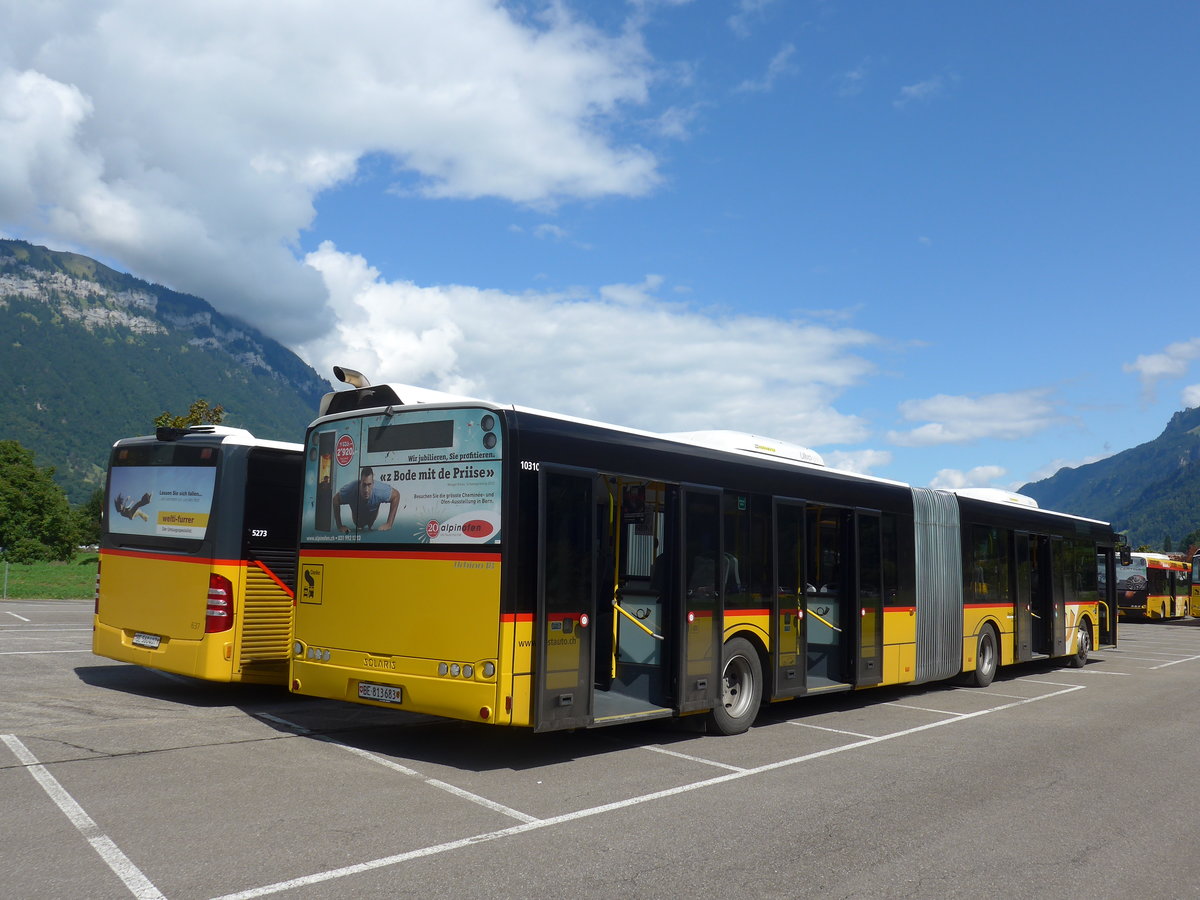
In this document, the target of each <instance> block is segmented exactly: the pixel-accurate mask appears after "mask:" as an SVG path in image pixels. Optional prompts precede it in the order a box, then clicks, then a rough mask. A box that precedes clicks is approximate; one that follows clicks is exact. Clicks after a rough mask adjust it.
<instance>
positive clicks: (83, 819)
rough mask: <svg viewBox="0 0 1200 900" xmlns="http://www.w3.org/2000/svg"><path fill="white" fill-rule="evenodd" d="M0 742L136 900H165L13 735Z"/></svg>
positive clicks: (2, 735)
mask: <svg viewBox="0 0 1200 900" xmlns="http://www.w3.org/2000/svg"><path fill="white" fill-rule="evenodd" d="M0 740H3V741H4V743H5V744H7V745H8V749H9V750H11V751H12V752H13V755H14V756H15V757H16V758H17V759H18V760H19V761H20V762H21V764H22V765H24V766H25V771H27V772H28V773H29V774H30V775H32V776H33V777H34V779H35V780H36V781H37V783H38V784H40V785H41V786H42V790H44V791H45V792H46V794H47V796H49V797H50V799H51V800H53V801H54V803H55V805H56V806H57V807H58V808H59V809H60V810H62V811H63V814H64V815H66V817H67V818H68V819H70V821H71V824H72V825H74V826H75V828H76V829H77V830H78V831H79V833H80V834H81V835H83V837H84V839H85V840H86V841H87V842H88V843H89V844H91V845H92V849H93V850H95V851H96V852H97V853H98V854H99V855H100V858H101V859H102V860H104V862H105V864H106V865H107V866H108V867H109V868H110V869H112V871H113V873H114V874H115V875H116V876H117V877H118V878H120V879H121V881H123V882H124V883H125V886H126V887H127V888H129V890H130V891H131V892H132V893H133V896H135V897H137V898H138V900H165V898H164V897H163V894H162V892H160V891H159V889H158V888H156V887H155V886H154V885H153V883H151V881H150V879H149V878H147V877H146V876H145V875H144V874H142V870H141V869H139V868H138V867H137V866H135V865H134V864H133V861H132V860H131V859H130V858H129V857H128V856H126V855H125V854H124V853H122V852H121V848H120V847H118V846H117V845H116V844H115V843H113V840H112V838H110V837H109V836H108V835H106V834H104V833H103V832H101V831H100V826H98V825H97V824H96V822H95V821H94V820H93V819H92V817H91V816H89V815H88V814H87V813H86V812H85V811H84V809H83V807H82V806H80V805H79V803H78V802H77V801H76V800H75V798H74V797H72V796H71V795H70V794H69V793H68V792H67V789H66V788H64V787H63V786H62V784H60V783H59V781H58V779H57V778H55V777H54V776H53V775H51V774H50V773H49V771H47V770H46V767H45V766H43V765H42V764H41V763H40V762H38V759H37V757H36V756H34V755H33V753H31V752H30V750H29V748H28V747H26V746H25V745H24V744H23V743H22V742H21V740H20V739H19V738H18V737H17V736H16V735H15V734H0Z"/></svg>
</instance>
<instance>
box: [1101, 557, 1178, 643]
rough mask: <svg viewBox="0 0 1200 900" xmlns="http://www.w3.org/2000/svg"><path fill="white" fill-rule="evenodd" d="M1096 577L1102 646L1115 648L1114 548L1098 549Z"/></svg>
mask: <svg viewBox="0 0 1200 900" xmlns="http://www.w3.org/2000/svg"><path fill="white" fill-rule="evenodd" d="M1096 576H1097V577H1096V580H1097V583H1098V586H1099V589H1100V644H1101V645H1102V646H1112V647H1115V646H1116V645H1117V560H1116V554H1115V553H1114V551H1113V548H1112V547H1097V548H1096ZM1193 615H1195V612H1193Z"/></svg>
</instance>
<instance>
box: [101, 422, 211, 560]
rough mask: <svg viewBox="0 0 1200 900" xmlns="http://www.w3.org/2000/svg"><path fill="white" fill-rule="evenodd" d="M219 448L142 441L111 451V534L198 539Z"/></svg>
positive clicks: (205, 524)
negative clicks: (141, 442)
mask: <svg viewBox="0 0 1200 900" xmlns="http://www.w3.org/2000/svg"><path fill="white" fill-rule="evenodd" d="M217 456H218V453H217V448H215V447H180V446H177V445H161V444H160V445H146V446H144V447H122V448H119V449H118V450H116V452H114V453H113V458H112V468H111V473H110V476H109V482H108V504H107V509H106V512H107V515H106V516H105V522H106V523H107V526H108V532H109V533H110V534H120V535H134V536H139V537H165V538H182V539H184V540H195V541H200V540H203V539H204V535H205V534H206V533H207V531H208V519H209V514H210V513H211V512H212V503H213V491H214V486H215V484H216V476H217V469H216V465H217Z"/></svg>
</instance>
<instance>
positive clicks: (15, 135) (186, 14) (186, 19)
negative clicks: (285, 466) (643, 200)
mask: <svg viewBox="0 0 1200 900" xmlns="http://www.w3.org/2000/svg"><path fill="white" fill-rule="evenodd" d="M518 16H519V11H517V12H514V11H512V10H510V9H508V8H506V7H503V6H500V5H498V4H496V3H494V2H491V0H411V2H406V3H392V2H388V0H360V2H357V3H354V4H351V5H349V6H345V5H341V6H339V5H336V4H330V3H325V2H317V0H296V2H294V3H290V4H288V5H286V6H281V5H278V4H234V3H230V2H228V0H216V2H214V0H206V2H200V0H173V2H171V3H157V2H150V0H62V2H58V3H54V4H40V3H8V4H5V13H4V22H5V27H4V29H3V30H2V31H0V147H3V148H4V152H3V153H0V219H2V220H3V221H4V222H5V226H6V229H7V230H8V231H10V232H12V233H18V234H21V235H22V236H24V237H28V238H30V239H32V240H38V239H41V240H43V241H46V242H51V243H54V244H55V245H56V246H60V247H61V246H63V244H64V243H67V244H70V245H72V246H74V247H79V248H86V249H87V250H89V251H91V252H94V253H98V254H101V255H104V256H105V257H106V258H110V259H113V260H119V261H120V262H121V263H122V264H123V265H124V266H127V267H128V268H130V269H132V270H134V271H136V272H137V273H138V274H139V275H142V276H143V277H146V278H150V279H152V280H155V281H159V282H162V283H164V284H167V285H170V286H171V287H174V288H177V289H180V290H185V291H189V292H191V293H195V294H198V295H200V296H203V297H205V299H208V300H209V301H211V302H212V303H213V304H214V305H215V306H217V307H218V308H220V309H222V310H223V311H226V312H232V313H235V314H237V315H239V316H241V317H242V318H245V319H246V320H248V321H250V322H251V324H254V325H258V326H259V327H262V328H264V330H266V331H268V333H271V334H273V335H274V336H276V337H278V338H280V339H283V340H285V341H289V340H290V341H297V340H303V339H305V338H311V337H312V336H313V334H314V333H315V332H316V331H318V330H324V329H328V328H331V327H333V318H332V316H331V315H330V312H329V310H328V309H326V307H325V300H326V296H325V291H324V284H323V282H322V279H321V278H320V276H319V275H318V274H317V273H316V272H315V271H314V270H313V269H312V268H310V267H308V266H305V265H304V264H303V263H302V262H301V261H300V260H298V259H297V258H296V254H295V252H294V248H295V245H296V242H297V241H298V239H299V237H300V235H301V233H302V232H303V231H304V229H306V228H307V227H308V226H310V225H311V223H312V221H313V216H314V199H315V198H316V196H317V195H318V194H320V192H322V191H324V190H327V189H329V188H331V187H334V186H336V185H339V184H343V183H345V182H346V181H347V179H350V178H352V177H353V176H354V175H355V173H356V172H357V168H358V164H359V161H360V160H361V159H363V158H364V157H365V156H367V155H382V156H383V157H384V158H387V159H389V160H391V161H392V162H393V163H394V164H395V165H396V166H397V168H398V169H401V170H403V171H404V172H405V173H407V175H406V177H407V178H409V179H411V181H410V182H408V183H409V184H410V189H411V190H415V191H417V192H419V193H421V194H423V195H425V196H430V197H455V198H477V197H498V198H502V199H505V200H509V201H512V202H515V203H520V204H539V203H541V204H549V203H554V202H557V201H560V200H562V199H565V198H591V197H598V196H603V195H611V194H623V195H639V194H643V193H645V192H647V191H649V190H651V189H652V188H653V187H654V186H655V185H656V184H657V182H658V179H659V175H658V171H657V163H656V160H655V159H654V157H653V156H652V155H651V154H650V153H649V152H648V151H646V150H645V149H643V148H642V147H640V146H638V145H636V144H632V143H628V142H622V140H621V139H620V138H619V137H618V136H617V135H616V132H615V123H617V122H619V120H620V117H621V115H622V114H623V113H624V111H625V110H626V109H628V108H631V107H634V106H638V105H641V104H643V103H644V102H645V101H646V99H647V91H648V85H649V83H650V81H651V78H652V73H651V71H650V67H651V63H650V60H649V59H648V56H647V54H646V52H645V49H644V47H643V45H642V42H641V37H640V33H639V32H638V31H637V30H636V29H624V30H622V31H621V32H620V33H619V34H618V35H616V36H609V35H606V34H603V33H601V32H599V31H597V30H596V29H594V28H591V27H589V26H587V25H586V24H583V23H581V22H579V21H577V20H575V19H573V18H571V16H570V15H569V14H568V13H567V12H566V11H565V7H563V6H561V5H558V4H549V5H548V11H547V12H546V13H545V14H543V15H539V16H533V15H525V16H523V17H518ZM464 23H470V26H469V27H465V26H464Z"/></svg>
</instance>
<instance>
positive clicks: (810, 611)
mask: <svg viewBox="0 0 1200 900" xmlns="http://www.w3.org/2000/svg"><path fill="white" fill-rule="evenodd" d="M808 614H809V615H810V616H812V617H813V618H814V619H816V620H817V621H818V622H820V623H821V624H822V625H825V626H828V627H829V628H832V629H833V630H834V631H841V630H842V629H840V628H838V626H836V625H834V624H833V623H832V622H830V621H829V620H827V619H825V618H823V617H822V616H821V615H819V614H818V613H815V612H813V611H812V610H811V609H810V610H808Z"/></svg>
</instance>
